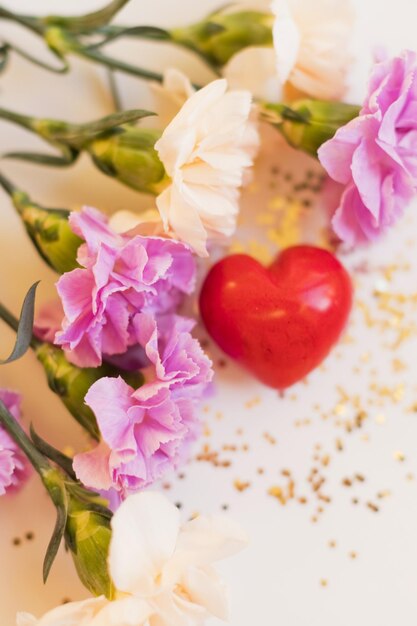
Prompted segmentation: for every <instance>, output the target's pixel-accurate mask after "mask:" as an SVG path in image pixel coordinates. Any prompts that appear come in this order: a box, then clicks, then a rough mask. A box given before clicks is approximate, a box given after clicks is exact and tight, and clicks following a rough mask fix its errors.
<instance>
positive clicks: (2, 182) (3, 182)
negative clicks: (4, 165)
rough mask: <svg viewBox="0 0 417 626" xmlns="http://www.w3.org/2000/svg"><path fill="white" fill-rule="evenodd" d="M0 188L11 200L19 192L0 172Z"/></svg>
mask: <svg viewBox="0 0 417 626" xmlns="http://www.w3.org/2000/svg"><path fill="white" fill-rule="evenodd" d="M0 186H1V187H2V188H3V189H4V191H5V192H6V193H7V194H8V195H9V196H10V197H11V198H12V197H13V195H14V194H15V193H17V192H18V191H19V189H18V188H17V187H15V186H14V184H13V183H12V182H11V181H10V180H9V179H8V178H6V177H5V176H4V175H3V174H2V173H1V172H0Z"/></svg>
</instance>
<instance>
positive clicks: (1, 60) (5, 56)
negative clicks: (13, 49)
mask: <svg viewBox="0 0 417 626" xmlns="http://www.w3.org/2000/svg"><path fill="white" fill-rule="evenodd" d="M9 51H10V48H9V45H8V44H7V43H5V44H4V45H2V46H1V47H0V72H2V71H3V70H4V69H5V67H6V65H7V62H8V60H9Z"/></svg>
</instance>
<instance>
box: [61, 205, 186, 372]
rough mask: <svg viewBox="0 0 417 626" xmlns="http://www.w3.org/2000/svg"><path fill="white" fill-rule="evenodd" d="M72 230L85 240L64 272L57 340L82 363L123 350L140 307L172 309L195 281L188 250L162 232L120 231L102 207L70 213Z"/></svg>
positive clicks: (159, 310) (88, 364) (93, 364)
mask: <svg viewBox="0 0 417 626" xmlns="http://www.w3.org/2000/svg"><path fill="white" fill-rule="evenodd" d="M70 223H71V227H72V229H73V231H74V232H75V233H76V234H77V235H79V236H80V237H82V238H83V239H84V240H85V242H86V243H85V244H83V245H82V246H80V248H79V250H78V262H79V264H80V265H81V266H82V267H81V268H79V269H75V270H73V271H72V272H68V273H66V274H64V275H63V276H61V278H60V279H59V281H58V283H57V290H58V293H59V295H60V297H61V300H62V305H63V308H64V313H65V317H64V320H63V323H62V330H61V331H60V332H58V333H57V334H56V336H55V343H56V344H57V345H60V346H62V347H63V349H64V350H66V351H67V352H68V353H69V358H70V360H71V361H72V362H73V363H75V364H76V365H79V366H80V367H96V366H98V365H100V364H101V362H102V356H103V354H104V355H115V354H123V353H124V352H126V350H127V348H128V346H129V345H132V343H134V341H135V339H134V335H133V334H132V326H131V321H132V318H133V316H134V315H135V314H136V313H138V312H140V311H142V310H146V311H153V312H155V313H167V312H171V311H174V310H175V309H176V308H177V306H178V304H179V303H180V301H181V299H182V297H183V296H184V294H188V293H191V292H192V291H193V289H194V284H195V262H194V259H193V257H192V253H191V251H190V249H189V248H188V247H187V246H186V245H184V244H182V243H179V242H176V241H172V240H170V239H165V238H161V237H142V236H140V235H136V236H129V235H128V234H123V235H120V234H117V233H115V232H114V231H113V230H112V229H111V228H110V227H109V225H108V221H107V218H106V217H105V216H104V215H103V214H101V213H100V212H99V211H97V210H95V209H91V208H84V209H83V211H82V212H81V213H72V214H71V217H70Z"/></svg>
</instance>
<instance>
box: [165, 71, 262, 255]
mask: <svg viewBox="0 0 417 626" xmlns="http://www.w3.org/2000/svg"><path fill="white" fill-rule="evenodd" d="M251 113H252V97H251V94H250V93H249V92H248V91H227V81H226V80H224V79H221V80H216V81H214V82H212V83H210V84H209V85H207V86H206V87H203V89H200V90H199V91H197V92H195V93H194V94H193V95H192V96H191V97H190V98H188V100H187V101H186V102H185V104H184V105H183V106H182V108H181V109H180V111H179V112H178V113H177V115H176V116H175V117H174V119H173V120H172V121H171V123H170V124H169V125H168V126H167V128H166V129H165V131H164V132H163V134H162V136H161V138H160V139H159V140H158V141H157V143H156V144H155V148H156V150H157V151H158V154H159V158H160V159H161V161H162V163H163V165H164V167H165V169H166V172H167V174H168V176H169V177H170V178H171V184H170V185H169V186H168V187H167V189H165V190H164V191H163V192H162V193H161V194H160V195H159V196H158V198H157V200H156V203H157V207H158V209H159V212H160V214H161V217H162V220H163V223H164V226H165V229H166V230H167V231H169V230H171V231H172V233H173V235H174V236H175V237H176V238H178V239H180V240H181V241H184V242H186V243H188V244H189V245H190V246H191V247H192V248H193V249H194V250H195V251H196V253H197V254H199V255H200V256H207V248H206V244H207V239H208V238H209V237H210V238H213V237H214V238H219V237H229V236H230V235H232V234H233V232H234V231H235V228H236V218H237V214H238V211H239V205H238V200H239V193H240V187H241V186H242V184H243V183H244V180H245V172H246V171H247V169H248V168H250V167H251V166H252V164H253V159H254V156H255V154H256V152H257V149H258V145H259V138H258V133H257V130H256V128H255V124H254V121H253V119H252V116H251Z"/></svg>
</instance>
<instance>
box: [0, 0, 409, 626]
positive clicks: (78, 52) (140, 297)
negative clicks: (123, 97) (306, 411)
mask: <svg viewBox="0 0 417 626" xmlns="http://www.w3.org/2000/svg"><path fill="white" fill-rule="evenodd" d="M127 3H128V0H113V1H112V2H110V4H108V5H107V6H104V7H103V8H102V9H100V10H98V11H96V12H94V13H90V14H86V15H79V16H73V17H63V16H59V15H50V16H46V17H44V16H43V17H41V16H37V15H21V14H18V13H15V12H14V11H11V10H9V9H6V8H4V7H1V6H0V19H1V20H3V21H7V22H15V23H17V24H19V25H20V26H22V27H23V28H25V29H27V30H28V31H30V32H31V33H32V34H34V35H35V36H37V37H38V38H39V39H40V40H41V41H43V42H44V45H45V47H46V49H47V50H48V51H49V53H50V54H51V55H52V59H53V60H51V62H50V63H49V62H48V63H47V62H45V61H41V60H40V59H38V58H36V57H34V56H33V55H32V53H31V52H30V51H29V50H24V49H22V48H20V47H19V46H17V45H15V44H14V43H13V41H11V40H8V39H5V38H3V39H2V42H1V48H0V55H1V70H2V71H6V70H7V69H8V67H9V65H10V66H11V68H10V71H12V69H13V68H12V65H13V58H14V56H15V55H20V56H22V57H24V58H25V59H26V61H27V62H29V63H34V64H37V65H40V66H42V67H43V68H44V69H45V71H50V72H55V73H57V72H58V73H67V72H70V70H71V60H72V57H73V56H75V57H79V58H82V59H86V60H88V61H90V62H93V63H96V64H98V65H100V66H104V67H106V68H107V69H108V70H109V72H110V77H111V78H112V86H113V88H114V85H115V83H114V73H115V72H123V73H126V74H129V75H131V76H137V77H138V78H140V79H144V80H147V81H149V83H150V87H151V89H152V92H153V95H154V100H155V110H153V111H148V110H143V109H135V110H117V111H116V112H115V113H113V114H111V115H109V116H107V117H104V118H101V119H97V120H93V121H86V122H85V123H83V124H75V123H73V122H71V121H70V120H62V119H49V118H40V117H34V116H32V115H31V114H30V111H25V112H24V113H22V112H20V111H15V110H9V109H5V108H0V119H2V120H6V121H8V122H10V123H12V124H15V125H18V126H20V127H23V128H24V129H26V130H27V131H29V132H31V133H34V134H36V135H37V136H38V137H39V138H40V139H41V140H42V141H43V142H44V143H45V144H48V145H49V147H50V148H52V150H53V152H51V151H49V152H45V153H33V152H29V151H28V152H25V151H12V152H8V153H6V154H3V158H4V159H18V160H24V161H26V162H29V163H32V164H34V166H39V165H42V166H46V167H50V168H51V171H53V168H55V167H70V166H71V165H72V164H73V163H74V162H75V161H76V160H77V158H78V157H79V156H80V155H81V154H82V153H86V154H87V155H88V156H89V158H90V159H91V160H92V162H93V164H94V166H96V167H97V168H98V169H99V170H100V172H101V173H102V174H103V175H104V176H109V177H111V178H112V179H114V185H115V187H117V185H118V184H123V185H127V186H128V187H130V188H131V189H133V190H135V191H137V192H139V193H142V194H148V196H149V198H150V200H149V210H147V211H146V212H143V213H142V214H140V213H132V212H128V211H119V212H115V213H113V214H112V215H110V216H108V215H105V214H104V213H103V212H101V211H100V210H99V209H97V208H93V207H89V206H84V207H83V208H81V209H80V210H70V209H68V208H62V209H56V208H46V207H44V206H43V205H42V204H39V203H38V202H37V201H34V200H33V199H32V198H31V197H30V196H29V195H28V193H27V191H26V189H24V185H23V188H21V187H22V186H21V185H20V183H19V184H16V182H15V181H11V180H9V178H8V177H6V176H5V175H4V174H3V173H0V185H1V186H2V188H3V190H4V192H5V193H6V194H7V195H8V197H9V199H10V204H11V205H12V206H13V207H14V209H15V211H16V213H17V215H18V216H19V218H20V220H21V223H22V226H23V228H24V229H25V230H26V232H27V235H28V238H29V239H30V240H31V242H32V245H34V246H35V248H36V250H37V251H38V253H39V255H40V256H41V257H42V258H43V260H44V261H45V263H47V264H48V265H49V267H50V268H51V269H52V270H53V271H54V272H56V274H57V280H56V299H55V300H54V301H52V302H51V303H49V304H48V305H47V306H46V307H43V308H42V309H41V310H38V311H37V314H36V315H35V295H36V287H37V285H36V284H35V285H33V286H32V287H31V288H30V289H29V290H28V291H27V295H26V297H25V299H24V302H23V305H22V310H21V313H20V316H19V318H17V317H15V315H14V314H13V313H12V312H11V311H10V310H9V308H8V307H7V303H0V319H1V320H2V321H3V322H5V323H6V324H7V325H8V326H9V327H10V328H11V329H13V331H14V332H15V334H16V342H15V346H14V348H13V350H12V352H11V354H10V355H9V356H7V355H2V357H3V360H2V361H1V364H2V365H3V366H7V364H8V363H11V362H12V361H15V360H16V359H19V358H20V357H22V356H23V355H24V354H25V353H26V351H27V350H29V349H30V350H33V351H34V353H35V355H36V357H37V359H38V361H39V363H40V367H42V368H43V370H44V372H45V375H46V377H47V381H48V384H49V387H50V389H51V391H52V392H53V393H55V394H56V395H57V396H58V397H59V398H60V399H61V401H62V402H63V404H64V405H65V407H66V409H67V410H68V413H69V414H70V416H72V417H73V418H74V419H75V420H77V422H78V423H79V425H80V426H81V427H82V428H83V429H84V430H85V431H86V434H87V436H88V441H89V446H88V449H87V450H81V451H76V452H75V453H74V454H73V455H72V454H71V455H68V454H65V453H64V452H63V451H61V450H58V449H55V448H54V447H53V446H52V445H51V444H50V443H49V442H47V441H45V440H44V439H43V438H41V437H40V436H39V435H38V433H37V432H36V430H35V428H34V426H31V428H30V429H29V430H26V429H25V428H24V427H23V426H22V421H21V419H22V416H21V410H20V398H21V396H20V392H21V391H22V392H24V389H22V390H19V391H18V390H8V389H0V496H4V497H8V496H9V495H10V494H12V493H13V492H16V491H17V490H18V489H20V488H21V487H22V486H24V484H25V482H26V480H27V479H28V477H29V476H30V474H31V472H33V470H34V471H35V472H36V473H37V474H38V475H39V478H40V480H41V481H42V483H43V485H44V487H45V489H46V491H47V493H48V494H49V497H50V498H51V500H52V502H53V504H54V506H55V508H56V513H57V517H56V523H55V527H54V530H53V532H52V538H51V540H50V543H49V546H48V548H47V551H46V556H45V560H44V563H43V576H44V580H45V581H46V579H47V577H48V576H49V574H50V570H51V567H52V564H53V561H54V558H55V556H56V553H57V550H58V548H59V546H60V544H61V542H62V541H63V542H65V546H66V548H67V550H68V552H69V553H70V554H71V556H72V559H73V561H74V565H75V568H76V571H77V573H78V575H79V578H80V580H81V581H82V583H83V584H84V585H85V587H86V588H87V589H88V590H89V592H91V594H92V596H93V597H92V598H91V599H89V600H86V601H82V602H70V603H68V604H65V605H63V606H60V607H58V608H55V609H53V610H52V611H50V612H49V613H47V614H46V615H45V616H44V617H42V618H40V619H37V618H35V617H33V616H31V615H29V614H27V613H19V615H18V616H17V625H18V626H35V625H36V624H39V626H63V625H64V624H65V625H66V626H76V625H85V626H105V625H107V624H109V625H110V624H112V625H113V626H128V625H129V626H193V625H196V626H197V625H201V624H204V623H205V622H206V619H207V618H209V617H211V616H215V617H218V618H221V619H227V614H228V611H227V595H226V592H225V587H224V585H223V583H222V582H221V580H220V578H219V576H218V574H217V572H216V570H215V569H214V567H213V564H214V563H215V562H217V561H218V560H220V559H222V558H224V557H228V556H231V555H233V554H234V553H236V552H238V551H239V550H240V549H241V548H242V547H244V545H245V544H246V541H247V538H246V535H245V533H244V531H243V530H242V529H241V528H240V527H239V526H238V525H237V524H236V523H234V522H232V521H231V520H229V519H228V518H227V517H224V516H215V515H214V516H210V515H209V516H207V517H206V516H199V517H196V518H195V519H193V520H191V521H188V522H186V523H185V524H182V523H181V520H180V512H179V510H178V509H177V507H176V506H174V505H173V504H172V503H171V502H170V501H169V500H168V499H167V498H166V497H165V496H163V495H162V494H161V493H160V492H159V491H158V490H157V489H156V490H152V489H151V488H152V486H153V485H156V484H157V483H158V481H159V480H161V479H163V478H165V477H166V476H169V474H170V473H171V472H173V471H174V470H178V469H179V468H181V467H182V466H183V465H184V464H185V463H187V460H188V459H189V458H190V454H191V450H192V447H193V443H194V442H195V441H196V440H197V439H198V438H199V436H200V435H201V430H202V426H201V415H200V409H201V405H202V402H203V401H204V399H205V398H207V397H208V395H209V394H211V393H215V391H214V388H213V382H212V381H213V377H214V368H213V363H212V361H211V360H210V358H209V357H208V355H207V354H206V353H205V351H204V348H203V347H202V345H201V344H200V342H199V341H198V339H197V338H196V336H195V335H194V334H193V331H194V329H195V326H196V323H197V319H198V315H200V317H201V320H202V321H203V323H204V324H205V327H206V329H207V331H208V333H209V334H210V335H211V337H212V338H213V339H214V341H215V342H216V343H217V344H218V345H219V346H220V348H222V350H223V351H224V352H225V353H226V354H227V355H228V356H230V357H231V358H233V359H234V360H236V361H237V362H238V363H240V364H241V365H242V366H243V367H245V368H246V369H248V370H249V371H250V372H251V373H252V374H253V375H254V376H255V377H256V378H258V379H259V380H260V381H261V382H263V383H264V384H266V385H268V386H270V387H272V388H274V389H277V390H279V391H282V390H283V389H286V388H287V387H290V386H291V385H293V384H294V383H296V382H297V381H299V380H301V379H303V378H304V377H305V376H306V375H307V374H308V373H309V372H311V371H312V370H313V369H314V368H316V367H317V366H318V365H319V364H320V363H321V362H322V361H323V360H324V358H325V357H326V356H327V355H328V353H329V352H330V350H331V349H332V347H333V346H334V345H335V344H336V343H337V341H338V340H339V338H340V336H341V334H342V332H343V330H344V329H345V327H346V323H347V320H348V317H349V313H350V310H351V307H352V282H351V280H350V277H349V275H348V273H347V271H346V270H345V269H344V267H343V266H342V264H341V263H340V261H339V260H338V258H337V256H336V253H337V251H338V250H340V249H343V250H345V251H348V250H349V249H353V248H355V247H357V246H360V245H364V244H367V243H369V242H372V241H374V240H376V239H377V238H379V237H380V236H383V234H384V233H385V232H386V231H387V230H388V229H389V228H391V227H392V226H393V225H394V224H395V222H396V221H397V219H398V218H399V217H400V216H401V215H402V213H403V212H404V211H405V210H406V208H407V206H408V204H409V202H410V200H411V199H412V198H413V197H414V195H415V193H416V191H417V166H416V163H417V158H416V157H417V140H416V137H417V134H416V128H417V118H415V117H414V114H415V107H414V104H415V103H414V99H416V101H417V79H416V67H417V54H416V53H414V52H412V51H408V50H406V51H404V52H403V53H402V54H401V55H400V56H398V57H396V58H385V57H382V56H381V58H378V59H377V60H376V62H375V65H374V67H373V69H372V72H371V76H370V80H369V87H368V93H367V95H366V98H365V101H364V102H363V103H360V104H352V103H346V102H344V101H343V100H344V98H345V95H346V78H347V73H348V69H349V65H350V63H351V59H350V55H349V53H348V51H347V44H348V40H349V34H350V30H351V28H352V24H353V17H354V16H353V11H352V9H351V7H350V5H349V2H346V3H343V7H341V6H340V3H339V2H338V1H337V0H318V2H315V3H314V4H312V3H310V2H307V1H304V2H303V1H298V0H272V1H271V0H265V1H264V0H254V1H253V2H249V1H247V2H245V3H238V4H231V5H228V6H226V7H223V8H219V9H218V10H216V11H215V12H214V13H212V14H210V15H208V16H204V15H203V16H202V17H201V20H200V21H199V22H198V23H194V24H182V25H180V26H178V27H176V28H172V29H171V30H165V29H162V28H160V27H157V26H154V25H147V24H140V25H136V24H125V25H123V24H119V23H117V24H116V23H114V22H113V19H114V18H115V17H117V16H118V13H119V11H120V10H121V9H122V8H123V7H124V6H125V5H126V4H127ZM123 38H129V39H145V40H152V41H154V42H159V45H161V46H162V45H165V44H167V43H169V44H171V45H176V46H179V47H182V48H185V49H187V50H188V51H190V52H191V53H192V54H195V55H197V56H198V57H199V58H200V59H202V60H203V61H204V62H205V63H206V64H207V65H208V67H209V68H210V69H211V70H212V71H213V73H214V74H215V75H216V78H215V79H214V80H213V81H212V82H210V83H209V84H206V85H201V84H193V83H192V82H191V81H190V80H189V78H188V77H187V76H185V75H184V74H183V73H182V72H180V71H179V70H178V69H176V68H172V69H169V70H167V71H165V72H164V73H162V74H157V73H156V72H153V71H150V70H148V69H146V68H144V67H139V66H138V65H135V64H130V63H127V62H125V61H121V60H119V59H118V58H117V57H114V56H112V55H111V54H110V53H108V52H107V46H108V45H109V44H110V43H112V42H113V41H115V40H120V39H123ZM265 129H267V130H268V129H269V132H278V133H279V134H280V136H281V137H282V138H284V140H285V141H286V142H287V143H288V144H289V145H291V146H292V147H293V148H295V149H297V150H300V151H304V152H306V153H307V154H309V155H310V156H311V157H312V158H315V159H317V160H318V161H319V162H320V164H321V166H322V167H323V169H324V172H325V174H326V175H327V182H326V184H327V185H328V186H329V187H331V188H332V193H331V199H332V206H329V207H328V209H327V210H328V214H329V216H330V217H329V223H328V233H329V234H331V236H330V237H329V242H330V241H331V244H332V246H333V247H332V251H330V250H329V249H327V250H326V249H321V248H317V247H314V246H307V245H301V246H295V247H291V248H289V249H287V250H285V251H284V252H283V253H282V254H279V255H278V256H277V258H276V260H275V261H274V262H273V263H272V264H271V265H270V266H269V267H268V268H265V267H264V266H262V265H261V264H260V263H259V262H258V261H256V260H255V259H253V258H251V257H249V256H248V255H242V254H232V255H230V254H227V245H228V243H230V237H231V236H232V235H233V234H234V232H235V231H236V228H237V224H238V216H239V199H240V193H241V190H242V188H243V187H245V186H247V185H248V184H250V181H251V179H252V177H253V165H254V162H255V159H256V157H257V153H258V151H259V148H260V146H261V143H262V141H261V139H262V137H263V133H264V132H266V130H265ZM329 197H330V194H329ZM219 258H220V260H218V262H217V263H215V264H214V265H213V266H212V267H211V268H210V270H209V271H207V270H208V263H211V262H213V259H219ZM197 290H198V292H199V300H198V302H199V306H198V307H193V303H194V302H195V295H196V292H197ZM197 309H198V312H197ZM186 311H188V312H189V313H188V314H186V313H185V312H186ZM190 311H192V313H190ZM196 318H197V319H196ZM323 327H324V328H325V330H326V333H325V334H323ZM27 417H28V418H29V419H30V418H31V416H30V415H29V416H27ZM154 489H155V487H154Z"/></svg>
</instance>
